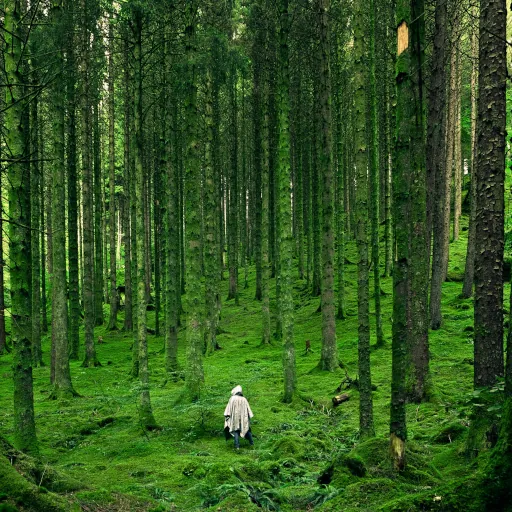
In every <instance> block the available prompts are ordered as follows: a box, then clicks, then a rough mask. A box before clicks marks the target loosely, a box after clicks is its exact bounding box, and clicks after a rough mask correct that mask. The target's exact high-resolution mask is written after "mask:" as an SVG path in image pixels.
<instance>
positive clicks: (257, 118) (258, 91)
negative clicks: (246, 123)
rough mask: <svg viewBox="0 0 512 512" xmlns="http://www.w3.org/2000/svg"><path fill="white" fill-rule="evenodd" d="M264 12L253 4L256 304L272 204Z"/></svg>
mask: <svg viewBox="0 0 512 512" xmlns="http://www.w3.org/2000/svg"><path fill="white" fill-rule="evenodd" d="M263 19H264V18H263V17H262V9H261V5H260V2H255V3H254V4H253V7H252V10H251V18H250V21H251V25H252V24H254V31H255V35H254V40H253V48H252V61H253V88H252V90H253V92H252V97H253V105H252V115H253V122H252V126H253V150H254V154H253V171H254V178H253V182H254V183H253V187H254V199H255V200H254V220H255V224H256V225H255V226H254V229H253V233H254V259H255V266H256V293H255V298H256V300H262V275H263V267H262V265H263V263H262V257H263V256H262V254H263V252H262V243H263V235H262V219H263V217H264V216H265V215H266V216H267V218H268V204H267V209H266V210H263V204H262V195H261V194H262V192H261V187H262V176H261V173H262V170H263V168H262V161H263V155H262V143H263V139H262V122H263V113H262V107H263V101H264V99H263V90H264V83H263V80H262V73H263V66H264V57H263V51H264V45H265V42H264V38H265V35H264V32H263V27H262V20H263Z"/></svg>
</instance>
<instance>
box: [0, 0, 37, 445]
mask: <svg viewBox="0 0 512 512" xmlns="http://www.w3.org/2000/svg"><path fill="white" fill-rule="evenodd" d="M4 15H5V18H4V30H5V36H4V37H5V42H6V46H5V53H4V59H5V72H6V80H7V82H8V83H9V84H11V85H10V87H7V88H5V108H6V112H5V131H6V134H5V135H6V138H5V143H6V146H7V148H8V150H9V154H10V157H11V159H12V162H11V163H10V165H9V168H8V172H7V182H8V183H9V188H8V203H9V218H10V223H9V232H8V235H9V270H10V272H9V276H10V292H11V340H12V345H13V362H12V370H13V381H14V438H15V444H16V447H17V448H18V449H19V450H21V451H23V452H26V453H29V454H31V455H37V454H38V445H37V437H36V428H35V419H34V395H33V379H32V347H31V337H32V323H31V319H30V306H31V304H30V279H31V267H30V263H31V261H30V239H31V237H30V217H29V215H30V176H29V167H28V166H27V165H26V158H27V155H25V154H24V150H25V149H26V148H27V138H28V137H29V134H28V133H27V132H26V131H25V130H24V126H23V124H24V123H23V109H24V108H25V107H26V101H25V100H24V99H23V85H22V84H23V82H22V72H21V67H22V59H23V51H24V37H23V25H22V19H23V13H22V6H21V2H20V0H6V1H5V2H4Z"/></svg>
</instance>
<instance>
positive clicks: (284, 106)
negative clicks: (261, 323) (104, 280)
mask: <svg viewBox="0 0 512 512" xmlns="http://www.w3.org/2000/svg"><path fill="white" fill-rule="evenodd" d="M279 17H280V30H279V82H278V125H279V139H278V145H279V159H278V185H279V187H278V201H277V203H276V205H277V207H278V211H277V215H278V217H279V231H278V236H279V239H278V240H279V243H278V245H279V267H278V272H279V274H278V280H279V281H280V283H281V290H280V292H281V293H280V297H279V299H280V301H279V305H278V307H279V309H280V317H281V322H282V330H283V367H284V397H283V399H284V402H291V401H292V399H293V396H294V394H295V390H296V385H297V382H296V369H295V345H294V340H293V322H294V320H293V311H294V305H293V283H292V252H293V238H292V211H291V202H290V124H289V123H290V119H289V118H290V106H289V95H290V69H289V57H288V55H289V49H288V41H289V34H290V19H289V12H288V0H280V3H279Z"/></svg>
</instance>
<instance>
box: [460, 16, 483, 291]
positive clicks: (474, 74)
mask: <svg viewBox="0 0 512 512" xmlns="http://www.w3.org/2000/svg"><path fill="white" fill-rule="evenodd" d="M472 16H473V18H474V19H477V18H478V7H477V6H473V9H472ZM478 39H479V31H478V26H473V28H472V32H471V57H472V65H471V87H470V89H471V172H470V184H469V187H470V188H469V194H470V203H471V204H470V214H469V229H468V245H467V249H466V266H465V269H464V284H463V285H462V297H463V298H464V299H469V298H470V297H471V296H472V295H473V281H474V276H475V224H476V219H475V217H476V165H477V163H476V156H477V154H476V132H477V129H476V125H477V114H478V112H477V111H478V104H477V98H478Z"/></svg>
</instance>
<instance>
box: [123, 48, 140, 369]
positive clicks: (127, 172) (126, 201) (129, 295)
mask: <svg viewBox="0 0 512 512" xmlns="http://www.w3.org/2000/svg"><path fill="white" fill-rule="evenodd" d="M128 44H129V43H128V41H125V43H124V48H123V63H124V120H123V122H124V126H123V128H124V141H123V144H124V179H123V219H124V223H123V224H124V327H123V328H124V330H125V331H127V332H131V331H133V311H134V305H133V281H132V276H133V268H132V267H133V252H132V247H133V242H132V237H133V231H134V230H133V225H132V223H131V218H132V216H131V208H132V203H133V196H132V194H131V180H132V173H131V161H132V160H131V151H130V149H131V139H130V132H131V107H130V104H131V88H130V83H131V81H130V76H131V74H130V67H129V62H130V55H129V47H128ZM137 373H138V372H137Z"/></svg>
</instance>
